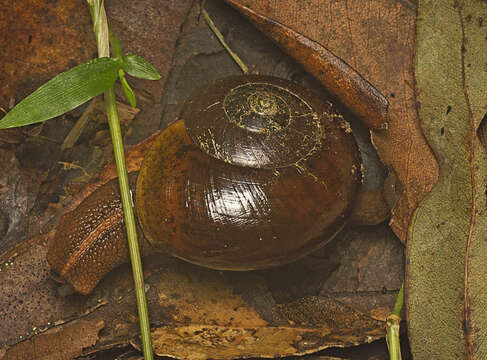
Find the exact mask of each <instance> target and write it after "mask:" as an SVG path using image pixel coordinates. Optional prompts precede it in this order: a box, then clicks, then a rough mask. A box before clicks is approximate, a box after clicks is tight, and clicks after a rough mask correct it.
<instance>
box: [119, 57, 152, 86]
mask: <svg viewBox="0 0 487 360" xmlns="http://www.w3.org/2000/svg"><path fill="white" fill-rule="evenodd" d="M122 59H123V70H124V71H125V72H126V73H127V74H129V75H131V76H133V77H137V78H140V79H146V80H159V79H160V78H161V75H159V73H158V72H157V70H156V69H155V68H154V66H152V64H151V63H149V62H148V61H146V60H144V59H143V58H141V57H140V56H139V55H136V54H127V55H124V56H123V58H122Z"/></svg>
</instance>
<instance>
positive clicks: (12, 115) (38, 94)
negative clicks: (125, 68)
mask: <svg viewBox="0 0 487 360" xmlns="http://www.w3.org/2000/svg"><path fill="white" fill-rule="evenodd" d="M121 67H122V63H121V61H120V60H116V59H112V58H100V59H94V60H91V61H88V62H86V63H84V64H81V65H78V66H75V67H74V68H72V69H70V70H68V71H65V72H63V73H61V74H59V75H58V76H56V77H55V78H53V79H51V80H49V81H48V82H47V83H45V84H44V85H42V86H41V87H40V88H39V89H37V90H36V91H34V92H33V93H32V94H30V95H29V96H27V97H26V98H25V99H23V100H22V101H21V102H20V103H18V104H17V105H16V106H15V107H14V108H13V109H12V110H11V111H10V112H9V113H8V114H7V115H5V116H4V117H3V118H2V119H1V120H0V129H6V128H11V127H16V126H23V125H29V124H34V123H38V122H42V121H45V120H48V119H51V118H53V117H56V116H59V115H61V114H64V113H65V112H67V111H69V110H72V109H74V108H75V107H77V106H79V105H81V104H83V103H84V102H86V101H88V100H89V99H91V98H93V97H95V96H97V95H100V94H101V93H103V92H104V91H106V90H107V89H109V88H110V87H111V86H112V85H113V83H114V82H115V80H116V79H117V75H118V70H119V69H120V68H121Z"/></svg>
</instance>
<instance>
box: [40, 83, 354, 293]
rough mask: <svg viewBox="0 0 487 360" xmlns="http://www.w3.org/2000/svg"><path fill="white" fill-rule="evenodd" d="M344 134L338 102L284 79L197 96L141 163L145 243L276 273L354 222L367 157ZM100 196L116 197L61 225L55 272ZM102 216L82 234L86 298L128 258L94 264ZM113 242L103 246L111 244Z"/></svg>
mask: <svg viewBox="0 0 487 360" xmlns="http://www.w3.org/2000/svg"><path fill="white" fill-rule="evenodd" d="M346 125H347V124H346V123H345V122H344V120H343V117H342V116H341V115H340V113H339V112H338V111H337V109H336V108H335V107H334V106H333V105H332V104H331V103H329V102H325V101H323V100H321V99H320V98H319V97H317V96H316V95H314V94H313V93H312V92H310V91H309V90H307V89H305V88H303V87H301V86H299V85H297V84H294V83H292V82H289V81H287V80H283V79H278V78H274V77H269V76H235V77H229V78H225V79H222V80H218V81H216V82H214V83H213V84H211V85H210V86H208V87H207V88H205V89H202V90H198V91H197V92H195V93H194V94H193V95H192V96H191V97H190V99H189V100H188V101H187V103H186V104H185V106H184V110H183V111H182V114H181V116H180V119H179V120H177V121H175V122H174V123H172V124H171V125H170V126H169V127H168V128H167V129H166V130H165V131H164V132H163V133H162V134H161V135H160V136H159V137H158V138H157V139H156V140H155V142H154V143H153V145H152V147H151V149H150V150H149V152H148V154H147V155H146V157H145V159H144V161H143V163H142V166H141V169H140V173H139V176H138V179H137V187H136V213H137V216H138V220H139V223H140V226H141V228H142V230H143V234H144V236H145V238H146V239H147V240H148V242H149V243H150V244H151V245H152V247H153V248H154V249H155V250H158V251H163V252H169V253H170V254H172V255H174V256H176V257H178V258H181V259H184V260H186V261H189V262H191V263H194V264H198V265H202V266H205V267H209V268H214V269H222V270H252V269H261V268H266V267H271V266H277V265H281V264H285V263H289V262H292V261H294V260H297V259H299V258H300V257H303V256H304V255H306V254H308V253H309V252H311V251H313V250H315V249H317V248H319V247H321V246H323V245H324V244H326V243H327V242H328V241H330V240H331V239H332V238H333V237H334V236H335V234H337V233H338V232H339V231H340V230H341V229H342V228H343V226H344V225H345V223H346V220H347V217H348V216H349V213H350V210H351V207H352V203H353V200H354V198H355V195H356V193H357V190H358V188H359V185H360V179H361V174H360V171H359V169H360V159H359V153H358V149H357V146H356V143H355V140H354V138H353V136H352V135H351V133H350V131H348V130H347V129H348V127H347V126H346ZM107 191H109V192H111V193H113V189H110V190H107ZM98 192H99V193H98ZM93 196H97V197H100V198H103V199H104V198H105V197H107V198H109V197H110V196H112V195H110V196H106V195H104V192H103V190H102V189H99V190H97V192H95V193H93V194H92V195H91V196H90V197H89V198H87V199H85V200H84V201H83V203H82V204H81V205H80V208H79V209H80V210H78V209H76V210H74V212H73V213H70V214H67V215H66V216H65V218H66V219H63V220H62V221H61V223H60V228H59V229H58V231H57V234H56V238H55V241H54V242H53V245H52V246H50V249H49V252H50V253H51V254H56V255H55V256H54V255H52V256H48V258H50V259H52V260H49V261H50V263H51V266H52V267H53V268H54V269H55V271H57V272H58V273H61V271H60V270H59V269H63V268H66V265H65V264H66V263H70V262H71V263H72V262H73V261H72V260H70V259H69V254H73V253H76V251H77V250H76V249H79V248H80V246H82V245H80V244H82V243H83V240H82V239H80V240H77V241H76V242H75V244H73V245H69V246H67V245H58V244H65V243H67V242H70V241H72V238H78V236H76V235H72V231H78V229H79V228H80V224H79V222H80V221H83V224H85V223H87V220H80V219H85V215H86V213H89V212H93V211H90V210H89V207H90V206H95V205H94V203H96V200H93V199H90V198H91V197H93ZM103 201H106V200H103ZM84 203H90V205H89V206H85V205H84ZM81 211H82V212H85V213H80V212H81ZM73 214H74V215H73ZM97 214H98V213H97ZM86 216H88V215H86ZM104 216H105V215H104V213H103V214H100V215H97V218H98V219H97V220H96V221H93V223H94V225H93V226H92V229H91V230H90V229H88V230H86V231H85V230H83V231H82V234H83V235H82V236H80V237H85V238H89V239H90V245H89V247H90V248H92V249H93V250H92V251H91V250H86V249H85V252H86V254H88V255H89V256H88V258H86V259H82V258H78V259H77V260H76V261H80V262H85V263H86V262H90V261H91V262H95V264H99V266H94V267H93V268H96V269H98V268H99V269H100V274H93V272H94V271H97V270H91V272H90V274H89V276H86V275H83V274H80V277H83V278H84V279H85V280H83V281H86V278H87V277H89V282H90V284H89V286H85V285H84V284H81V285H80V284H79V283H80V282H79V281H78V284H77V285H76V286H75V285H73V286H74V287H75V289H76V290H77V291H80V292H82V293H88V292H90V291H91V289H92V288H93V287H94V286H95V285H96V283H97V282H98V280H99V279H100V278H101V277H102V276H103V275H104V274H105V273H106V272H107V271H108V270H109V268H111V265H110V266H108V265H107V263H111V262H113V263H114V265H117V264H119V263H120V262H121V261H122V260H121V257H120V256H118V255H117V256H115V259H114V261H112V260H111V259H109V258H108V255H106V253H107V252H106V251H103V254H102V256H101V257H100V258H96V252H97V251H99V249H100V246H101V245H99V244H98V245H97V243H96V240H94V238H96V233H97V232H98V233H99V232H100V231H101V230H100V229H101V228H103V222H106V223H108V224H110V220H109V219H110V216H106V217H107V219H108V220H107V221H105V220H104V219H103V217H104ZM88 222H89V221H88ZM89 223H90V224H91V222H89ZM100 224H101V225H100ZM111 224H112V225H115V224H116V225H115V227H116V229H115V230H117V231H116V234H112V233H111V231H112V230H106V231H105V232H108V233H110V234H111V235H110V236H111V237H112V238H113V239H119V238H120V237H122V235H120V231H124V229H122V228H121V227H120V226H119V225H118V223H116V222H113V221H112V222H111ZM112 225H110V226H112ZM81 227H82V226H81ZM96 229H98V230H96ZM70 234H71V240H70V239H69V238H70ZM124 236H125V234H123V237H124ZM106 241H107V240H106V239H104V240H102V244H104V247H103V249H105V248H109V247H110V246H111V245H106ZM118 242H120V241H118ZM51 248H52V249H51ZM58 248H64V249H74V250H70V251H69V252H68V251H65V250H63V251H60V250H56V249H58ZM85 248H86V246H85ZM114 251H115V252H116V250H114ZM123 252H125V253H126V252H127V251H126V248H125V249H124V250H123ZM77 253H78V254H79V253H80V251H79V250H78V251H77ZM100 253H101V251H100ZM63 254H64V255H63ZM65 255H67V256H68V259H67V260H64V259H62V257H63V256H65ZM127 256H128V255H127ZM101 264H103V265H101ZM83 269H84V268H83ZM61 275H63V274H61ZM64 277H66V276H64ZM93 279H95V280H93ZM68 281H69V282H70V283H73V281H72V280H70V279H68ZM93 284H94V285H93ZM80 289H81V290H80Z"/></svg>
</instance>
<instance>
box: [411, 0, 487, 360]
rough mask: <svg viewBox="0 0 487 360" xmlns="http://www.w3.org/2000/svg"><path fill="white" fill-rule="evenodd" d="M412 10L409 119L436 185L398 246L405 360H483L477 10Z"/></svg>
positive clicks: (479, 5)
mask: <svg viewBox="0 0 487 360" xmlns="http://www.w3.org/2000/svg"><path fill="white" fill-rule="evenodd" d="M419 5H420V6H419V17H418V45H417V46H418V50H417V54H416V64H417V65H416V73H415V76H416V81H417V91H418V101H419V110H418V112H419V116H420V117H421V126H422V128H423V131H424V133H425V136H426V138H427V139H428V141H429V143H430V145H431V147H432V148H433V151H434V152H435V155H436V157H437V158H438V162H439V164H440V178H439V182H438V185H436V186H435V187H434V189H433V190H432V192H431V194H430V195H429V196H428V197H427V198H426V199H425V200H424V201H423V202H421V204H420V207H419V208H418V210H417V212H416V214H415V217H414V221H413V224H412V226H411V230H410V238H409V242H408V262H409V265H408V269H407V270H408V278H407V284H408V286H407V297H408V318H409V330H410V341H411V347H412V353H413V355H414V358H415V359H440V358H441V359H484V358H485V357H486V354H487V347H486V343H485V336H486V329H487V316H486V311H485V310H486V309H487V297H486V294H487V293H486V286H485V264H486V260H487V259H486V254H487V248H486V242H485V233H486V231H487V221H486V219H487V218H486V216H485V212H486V192H485V186H486V183H487V167H486V164H487V154H486V149H485V147H484V146H483V145H482V143H481V140H480V139H479V137H478V136H477V130H478V129H479V126H480V124H481V122H482V121H483V119H484V118H485V114H486V113H487V104H486V102H485V84H486V83H487V69H486V67H485V64H486V62H487V56H486V53H485V51H483V50H482V49H485V44H486V28H485V26H484V23H485V21H486V17H485V16H486V14H487V4H486V3H485V2H480V1H477V2H463V1H447V0H445V1H442V2H441V4H435V5H434V6H432V4H431V3H429V2H426V1H425V2H420V4H419ZM439 5H440V6H441V9H442V12H441V16H438V15H439V14H438V12H437V9H438V8H437V6H439ZM439 334H441V336H439Z"/></svg>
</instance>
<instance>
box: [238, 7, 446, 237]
mask: <svg viewBox="0 0 487 360" xmlns="http://www.w3.org/2000/svg"><path fill="white" fill-rule="evenodd" d="M232 3H237V4H240V5H244V6H246V7H248V8H250V9H252V10H253V11H255V12H256V13H257V14H260V15H263V16H265V17H267V18H269V19H271V20H273V21H276V22H279V23H280V24H282V25H283V26H286V27H288V28H290V29H292V30H293V31H296V32H298V33H300V34H302V35H304V36H306V37H308V38H309V39H311V40H313V41H316V42H317V43H319V44H322V45H323V46H324V47H325V48H326V49H328V50H330V51H331V52H332V53H333V54H335V55H336V56H338V57H339V58H341V59H343V60H344V61H345V62H346V63H347V64H348V65H350V66H351V67H352V68H353V69H355V70H356V71H357V72H358V73H359V74H361V75H362V76H363V77H364V78H365V79H366V80H368V81H369V82H370V83H371V84H372V85H373V86H375V87H376V88H377V89H378V90H379V91H380V92H381V93H382V94H384V95H385V96H386V98H387V100H388V101H389V126H388V129H387V131H384V130H379V131H372V133H371V138H372V142H373V144H374V145H375V147H376V148H377V151H378V153H379V156H380V157H381V159H382V161H383V162H384V163H385V164H386V165H388V166H392V167H393V168H394V170H395V171H396V174H397V177H398V179H399V181H400V182H401V184H402V185H403V186H402V189H403V193H402V194H400V198H399V200H398V203H397V206H396V208H395V209H393V211H392V218H391V222H390V225H391V227H392V229H393V230H394V232H395V233H396V235H397V236H398V237H399V238H400V239H401V240H402V241H405V240H406V236H407V229H408V226H409V223H410V221H411V217H412V214H413V211H414V209H415V208H416V206H417V204H418V202H419V201H420V200H421V199H422V198H423V197H424V196H425V194H427V193H428V191H429V190H430V189H431V187H432V186H433V185H434V183H435V182H436V179H437V176H438V166H437V164H436V161H435V159H434V157H433V155H432V153H431V151H430V149H429V148H428V145H427V144H426V142H425V140H424V137H423V135H422V134H421V130H420V128H419V122H418V118H417V113H416V109H415V99H414V90H413V83H414V80H413V66H412V65H413V64H412V58H413V50H414V21H415V16H416V13H415V6H414V4H413V3H412V2H409V1H390V0H378V1H373V2H367V3H365V4H364V3H362V2H351V3H350V2H334V1H319V0H314V1H307V2H305V3H301V2H297V1H295V0H286V1H279V2H268V1H249V0H232ZM317 14H319V16H317ZM264 32H266V33H267V32H269V34H268V35H269V36H270V37H271V38H272V34H271V33H270V32H271V31H270V29H269V31H264ZM275 40H276V41H279V42H280V41H286V42H288V43H289V42H291V44H292V39H285V38H284V39H281V40H279V39H275ZM287 47H289V45H288V46H287ZM285 48H286V46H284V49H285ZM289 53H290V54H291V56H293V57H295V59H296V60H297V61H298V62H301V63H303V64H304V62H307V61H308V56H307V55H306V54H305V56H302V57H300V56H299V54H293V53H292V52H289ZM303 66H304V65H303ZM304 67H305V68H306V66H304ZM314 71H315V72H319V69H314ZM312 72H313V71H312Z"/></svg>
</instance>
